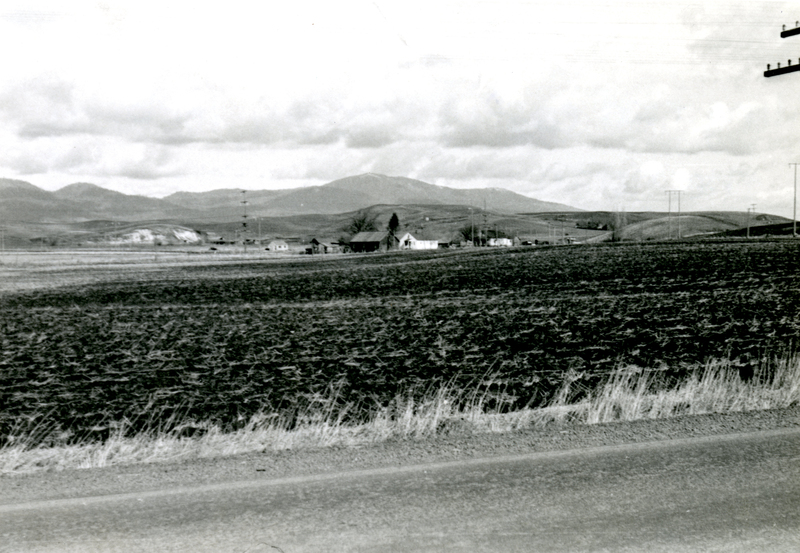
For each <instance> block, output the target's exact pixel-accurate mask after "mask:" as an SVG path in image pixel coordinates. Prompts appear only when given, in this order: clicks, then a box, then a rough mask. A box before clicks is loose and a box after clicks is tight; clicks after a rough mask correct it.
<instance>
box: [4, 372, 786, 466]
mask: <svg viewBox="0 0 800 553" xmlns="http://www.w3.org/2000/svg"><path fill="white" fill-rule="evenodd" d="M661 374H663V373H662V372H660V371H653V370H645V369H640V368H636V367H626V368H621V369H619V370H618V371H617V372H616V373H615V374H613V375H612V376H611V378H610V379H609V380H608V382H607V383H606V384H605V385H604V386H602V387H601V388H600V389H598V390H595V391H594V392H593V393H591V394H589V395H586V397H584V399H582V400H580V401H577V402H573V403H570V402H569V401H568V400H567V398H568V397H570V387H571V385H572V384H571V383H570V381H569V379H568V383H567V384H566V385H565V386H564V388H563V389H562V390H561V392H560V393H559V394H558V395H557V397H556V398H555V399H554V401H553V402H552V403H551V404H550V405H548V406H546V407H542V408H536V409H529V408H525V409H517V410H513V409H512V410H509V408H508V407H509V406H510V405H513V398H511V397H507V396H505V395H504V394H503V393H502V391H501V392H497V391H494V392H489V391H487V390H490V389H493V387H491V386H487V384H491V383H490V382H484V383H483V385H482V386H479V387H478V388H477V391H463V390H457V389H455V388H453V387H452V386H442V387H440V388H438V389H432V390H429V391H428V393H426V394H424V399H423V400H421V401H419V400H417V401H414V400H412V399H409V397H410V396H408V397H403V396H401V397H398V398H396V399H395V400H394V401H393V402H392V404H391V405H389V406H384V407H381V408H378V409H376V410H375V413H374V415H373V417H372V419H371V420H369V421H368V422H366V423H363V424H347V423H346V422H345V421H346V419H347V414H348V410H349V409H352V408H353V406H349V405H342V404H341V402H338V401H336V399H337V397H336V390H335V388H332V389H331V393H330V394H328V395H327V396H320V397H316V398H312V401H311V402H310V403H309V407H308V408H307V409H306V411H304V412H303V413H301V414H300V415H299V416H298V417H297V419H296V421H295V423H294V424H293V425H292V426H291V427H290V425H289V424H287V422H286V421H285V420H282V419H281V418H280V417H278V416H277V415H263V414H262V415H259V416H256V417H253V418H252V419H251V420H250V421H249V423H248V424H247V425H246V426H245V427H244V428H242V429H240V430H238V431H235V432H227V433H224V432H221V431H220V429H219V428H218V427H216V426H214V425H211V424H199V425H198V424H195V423H192V422H187V423H185V424H183V425H181V426H178V427H177V428H176V429H175V430H173V431H170V432H152V433H145V434H141V435H139V436H136V437H125V436H124V434H125V432H124V430H125V429H124V424H123V425H120V427H119V430H118V432H117V434H116V435H112V436H111V437H110V438H108V439H107V440H105V441H104V442H102V443H86V444H78V445H64V446H57V447H46V448H45V447H29V446H27V445H26V443H25V442H26V439H25V436H22V435H21V436H18V437H17V439H16V440H14V441H12V442H11V444H10V445H6V446H4V447H3V448H2V449H0V474H19V473H30V472H36V471H41V470H61V469H66V468H93V467H105V466H112V465H123V464H135V463H155V462H169V461H173V460H178V459H191V458H203V457H218V456H227V455H234V454H238V453H246V452H254V451H277V450H284V449H295V448H307V447H329V446H353V445H363V444H370V443H377V442H381V441H384V440H388V439H413V438H425V437H429V436H434V435H436V434H438V433H443V432H451V431H456V432H474V433H480V432H509V431H513V430H518V429H524V428H531V427H536V426H545V425H548V424H558V423H563V422H571V423H579V424H581V423H582V424H598V423H607V422H615V421H632V420H637V419H660V418H669V417H675V416H680V415H699V414H705V413H728V412H737V411H752V410H762V409H777V408H785V407H790V406H792V405H794V404H797V403H798V402H799V401H800V357H792V358H783V359H776V360H774V362H773V363H772V364H771V365H770V366H763V367H760V368H758V369H757V370H755V372H754V374H753V376H752V378H750V379H748V380H743V379H742V378H740V376H739V372H738V369H736V368H735V367H732V366H731V363H730V362H724V361H721V362H713V363H709V364H707V365H705V366H703V367H698V368H697V369H696V370H695V371H694V373H693V374H691V375H690V376H689V377H688V378H686V379H685V380H683V381H682V382H680V383H678V384H677V385H676V386H673V387H670V388H668V389H665V387H664V386H663V383H662V379H661V376H660V375H661ZM488 405H491V406H492V407H491V408H490V407H488ZM187 429H191V430H192V431H194V432H195V435H194V436H192V437H186V436H185V434H186V430H187ZM198 430H199V431H198ZM39 431H40V432H41V429H40V430H39Z"/></svg>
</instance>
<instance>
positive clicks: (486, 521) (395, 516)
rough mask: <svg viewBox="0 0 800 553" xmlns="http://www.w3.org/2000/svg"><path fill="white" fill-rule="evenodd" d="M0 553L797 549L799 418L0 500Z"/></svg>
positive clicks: (799, 538)
mask: <svg viewBox="0 0 800 553" xmlns="http://www.w3.org/2000/svg"><path fill="white" fill-rule="evenodd" d="M0 550H2V551H26V552H28V551H59V552H71V551H75V552H77V551H80V552H88V551H147V552H152V551H191V552H204V551H209V552H211V551H213V552H231V553H234V552H236V553H245V552H248V553H253V552H275V551H283V552H284V553H293V552H298V551H470V552H472V551H503V552H507V551H508V552H511V551H648V552H659V551H670V552H672V551H726V552H728V551H741V552H745V551H747V552H752V551H765V552H766V551H769V552H777V551H795V552H796V551H800V431H798V430H777V431H769V432H760V433H749V434H733V435H727V436H719V437H710V438H700V439H687V440H671V441H662V442H654V443H645V444H634V445H623V446H613V447H598V448H592V449H581V450H572V451H563V452H554V453H539V454H529V455H520V456H513V457H500V458H492V459H482V460H472V461H468V462H452V463H440V464H432V465H420V466H414V467H404V468H389V469H376V470H367V471H358V472H349V473H347V472H345V473H337V474H323V475H318V476H311V477H302V478H288V479H287V478H284V479H278V480H274V479H273V480H266V479H265V480H256V481H250V482H237V483H234V484H230V483H229V484H219V485H205V486H198V487H194V488H179V489H172V490H169V489H167V490H163V491H155V492H154V491H150V492H146V493H139V494H137V493H128V494H123V495H114V496H104V497H92V498H82V499H69V500H56V501H40V502H34V503H25V504H22V503H18V504H11V505H2V506H0Z"/></svg>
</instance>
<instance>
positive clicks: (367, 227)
mask: <svg viewBox="0 0 800 553" xmlns="http://www.w3.org/2000/svg"><path fill="white" fill-rule="evenodd" d="M377 218H378V216H377V215H370V214H369V213H366V212H361V211H359V212H358V213H356V214H355V215H354V216H353V218H352V219H351V220H350V223H349V224H348V225H347V228H345V230H346V231H347V232H348V233H350V234H352V235H356V234H358V233H359V232H373V231H376V230H378V226H377V225H376V224H375V221H376V219H377Z"/></svg>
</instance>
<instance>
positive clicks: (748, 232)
mask: <svg viewBox="0 0 800 553" xmlns="http://www.w3.org/2000/svg"><path fill="white" fill-rule="evenodd" d="M751 212H752V213H755V212H756V204H750V207H748V208H747V238H750V213H751Z"/></svg>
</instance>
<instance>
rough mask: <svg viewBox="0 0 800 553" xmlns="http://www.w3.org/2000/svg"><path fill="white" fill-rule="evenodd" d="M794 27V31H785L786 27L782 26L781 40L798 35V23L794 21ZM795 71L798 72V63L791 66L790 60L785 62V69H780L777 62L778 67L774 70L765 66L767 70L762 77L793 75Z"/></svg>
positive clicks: (799, 28)
mask: <svg viewBox="0 0 800 553" xmlns="http://www.w3.org/2000/svg"><path fill="white" fill-rule="evenodd" d="M794 26H795V28H794V29H789V30H788V31H787V30H786V25H784V26H783V30H782V31H781V38H787V37H790V36H794V35H800V21H795V22H794ZM795 71H800V63H797V64H795V65H792V60H787V62H786V67H781V64H780V62H778V67H777V68H776V69H772V68H771V66H770V64H767V70H766V71H764V76H765V77H775V76H776V75H785V74H786V73H794V72H795Z"/></svg>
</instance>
